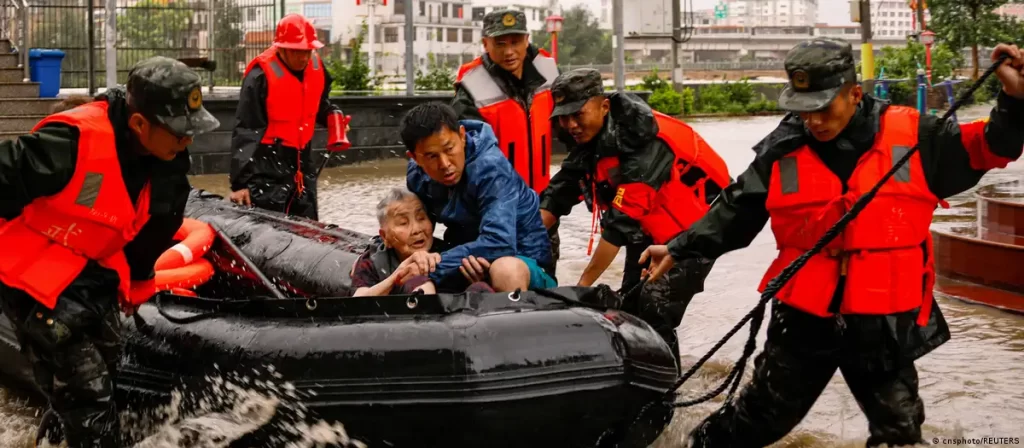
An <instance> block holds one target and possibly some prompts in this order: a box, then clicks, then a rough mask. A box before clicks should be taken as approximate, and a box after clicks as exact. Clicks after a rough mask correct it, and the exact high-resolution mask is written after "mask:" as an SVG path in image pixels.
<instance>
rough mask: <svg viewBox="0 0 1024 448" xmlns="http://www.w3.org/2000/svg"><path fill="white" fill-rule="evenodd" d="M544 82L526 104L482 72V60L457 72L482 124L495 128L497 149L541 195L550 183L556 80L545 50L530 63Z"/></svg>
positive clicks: (476, 60) (551, 62) (471, 63)
mask: <svg viewBox="0 0 1024 448" xmlns="http://www.w3.org/2000/svg"><path fill="white" fill-rule="evenodd" d="M533 66H534V67H536V68H537V71H538V72H540V74H541V76H543V77H544V78H545V79H546V81H545V82H544V84H543V85H541V86H540V87H538V88H537V90H535V91H534V92H533V95H532V96H531V98H530V101H529V104H526V105H523V104H520V103H519V102H518V101H516V100H515V99H514V98H512V97H509V96H508V94H506V93H505V92H504V91H503V90H502V89H501V87H500V86H499V85H498V83H497V82H496V81H495V80H494V79H493V78H491V75H490V73H487V69H486V68H484V65H483V58H482V57H477V58H476V59H474V60H473V61H472V62H469V63H467V64H464V65H463V66H462V67H460V68H459V74H458V78H457V82H461V83H462V86H463V87H464V88H465V89H466V90H467V91H469V93H470V95H472V96H473V99H474V101H475V102H476V107H477V109H478V110H479V111H480V115H481V116H483V118H484V121H486V122H487V123H488V124H490V125H491V127H492V128H494V133H495V134H497V137H498V146H499V147H501V152H502V153H504V154H505V157H507V158H508V160H509V162H511V163H512V166H513V167H514V168H515V170H516V172H517V173H519V175H520V176H521V177H522V178H523V180H524V181H526V184H527V185H529V186H530V188H532V189H533V190H534V191H536V192H537V193H540V192H542V191H544V189H545V188H547V186H548V182H549V181H550V180H551V173H549V169H548V168H549V167H550V166H551V111H552V110H553V109H554V107H555V103H554V100H553V99H552V98H551V83H553V82H554V81H555V78H557V77H558V66H557V65H555V60H554V59H552V58H551V57H550V55H548V53H547V52H546V51H544V50H540V54H538V55H537V57H536V58H534V59H533Z"/></svg>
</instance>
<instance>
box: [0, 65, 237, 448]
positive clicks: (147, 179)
mask: <svg viewBox="0 0 1024 448" xmlns="http://www.w3.org/2000/svg"><path fill="white" fill-rule="evenodd" d="M200 87H201V78H200V77H199V75H198V74H196V73H195V72H193V71H192V70H191V69H189V68H188V67H186V66H185V64H183V63H181V62H179V61H176V60H173V59H168V58H164V57H154V58H150V59H147V60H145V61H142V62H140V63H139V64H138V65H137V66H135V67H134V68H133V69H132V71H131V72H130V73H129V75H128V85H127V86H126V88H120V87H119V88H114V89H111V90H109V91H107V92H105V93H104V94H103V95H101V96H99V97H97V98H96V101H106V102H107V105H108V119H109V120H110V124H111V127H112V128H113V133H114V135H115V142H116V146H117V157H118V163H119V164H120V167H121V174H122V177H123V180H124V185H125V190H126V192H127V194H128V196H129V198H130V199H131V200H132V201H133V202H135V201H137V199H138V197H139V195H140V194H141V193H140V192H141V191H142V190H143V189H144V188H145V186H146V185H149V186H150V207H149V214H150V219H149V221H147V223H146V225H145V226H143V227H142V229H141V230H140V231H139V233H138V235H137V236H136V237H135V239H134V240H132V241H131V242H129V243H128V244H127V245H126V246H125V247H124V249H123V251H124V254H125V257H126V258H127V261H128V266H129V268H130V275H131V280H132V281H145V280H149V279H152V278H153V277H154V275H155V273H154V272H153V266H154V264H155V262H156V259H157V258H158V257H159V256H160V255H161V254H162V253H163V252H164V250H166V249H167V247H168V246H170V243H171V242H172V239H173V237H174V234H175V232H176V231H177V230H178V228H179V227H180V226H181V223H182V220H183V213H184V209H185V203H186V202H187V200H188V192H189V189H190V188H191V187H190V186H189V183H188V177H187V174H188V170H189V165H190V164H189V155H188V152H187V151H184V152H182V153H180V154H178V156H177V157H176V158H175V159H174V160H171V161H161V160H158V159H156V158H155V157H153V156H150V155H142V154H140V153H139V152H138V150H137V147H138V145H139V142H138V141H137V139H136V137H135V134H134V133H133V132H132V131H131V130H130V129H129V128H128V120H129V118H130V117H131V116H132V115H133V114H135V113H140V114H142V115H143V116H144V117H146V118H147V119H148V120H149V121H150V122H151V123H152V124H153V126H161V127H163V128H165V129H167V130H168V131H170V132H171V134H173V135H175V136H176V137H179V138H185V137H190V136H195V135H198V134H202V133H204V132H208V131H211V130H213V129H215V128H217V127H218V126H219V125H220V123H219V122H218V121H217V119H216V118H214V117H213V115H211V114H210V113H209V112H208V111H207V110H206V109H205V108H203V107H202V96H201V91H200V90H199V89H200ZM197 97H198V98H197ZM78 135H79V134H78V130H77V129H74V128H71V127H69V126H66V125H46V126H44V127H42V128H40V129H39V130H38V131H37V132H35V133H33V134H29V135H24V136H21V137H19V138H18V139H17V140H14V141H8V142H3V143H0V190H2V191H20V192H22V193H21V195H20V196H19V197H17V198H15V199H16V200H13V201H8V200H7V198H4V201H0V218H3V219H8V220H10V219H14V218H16V217H17V216H18V215H19V214H20V213H21V210H22V208H23V207H24V206H25V205H28V204H29V203H31V202H33V201H34V200H36V199H37V198H43V197H48V196H52V195H54V194H56V193H58V192H60V191H62V190H63V189H65V188H67V186H68V185H69V183H70V182H71V178H72V176H73V175H74V173H75V165H76V158H77V154H78V145H79V142H78ZM38 167H45V168H43V169H40V168H38ZM21 179H24V182H20V180H21ZM0 229H2V227H0ZM119 281H120V279H119V277H118V275H117V273H116V272H115V271H113V270H111V269H107V268H104V267H102V266H100V265H99V264H98V263H97V262H95V261H89V262H88V263H87V264H86V266H85V268H83V269H82V271H81V272H80V273H79V275H78V277H76V278H75V280H74V281H72V283H71V284H70V285H69V286H68V287H67V288H66V289H65V290H64V291H62V292H61V293H60V295H59V297H58V298H57V301H56V304H55V306H54V308H53V309H49V308H47V307H46V306H44V305H42V304H41V303H40V302H38V301H37V300H36V299H35V298H34V297H33V296H31V295H29V294H28V293H26V292H25V291H22V290H21V289H17V288H13V287H11V286H8V285H6V284H3V283H0V306H2V309H3V316H4V317H5V318H7V319H9V320H10V321H11V323H12V325H13V327H14V330H15V333H16V335H17V338H18V343H19V344H20V346H21V350H22V352H23V353H24V354H25V356H26V357H27V358H28V360H29V362H30V363H31V364H32V367H33V373H34V377H35V381H36V384H37V386H38V387H39V390H40V391H41V392H42V393H43V394H44V395H46V397H47V398H48V399H49V402H50V406H51V407H52V412H48V413H47V417H45V418H44V422H43V427H41V428H40V436H46V435H45V434H43V433H45V432H47V430H54V431H53V432H57V433H59V432H60V426H63V427H64V436H65V437H66V440H67V442H68V446H69V447H71V448H93V447H101V448H113V447H119V446H121V441H120V425H119V417H118V410H117V406H116V405H115V403H114V390H115V377H116V372H117V364H118V361H119V359H120V355H121V346H122V338H121V317H120V304H119V300H118V289H119ZM54 414H56V415H57V416H58V417H59V422H58V421H56V419H53V418H52V416H53V415H54ZM61 424H62V425H61ZM47 438H50V437H47ZM52 439H58V440H59V436H57V435H55V436H54V437H53V438H51V440H52ZM55 441H56V440H55Z"/></svg>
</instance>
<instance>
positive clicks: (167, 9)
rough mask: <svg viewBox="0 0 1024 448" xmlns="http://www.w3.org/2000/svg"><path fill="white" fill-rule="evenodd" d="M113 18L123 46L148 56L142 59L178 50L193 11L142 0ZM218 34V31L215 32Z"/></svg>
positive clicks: (152, 0)
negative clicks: (169, 50) (161, 51)
mask: <svg viewBox="0 0 1024 448" xmlns="http://www.w3.org/2000/svg"><path fill="white" fill-rule="evenodd" d="M126 9H127V11H126V12H125V13H124V15H122V16H121V17H118V18H117V31H118V33H119V34H120V35H121V38H122V39H124V46H126V47H130V48H133V49H138V50H142V51H140V53H148V54H145V55H142V56H139V59H144V58H146V57H149V56H150V55H153V54H156V53H157V52H159V50H165V49H168V48H178V47H181V42H182V40H183V39H186V38H188V31H189V28H190V25H191V22H192V17H193V11H192V10H191V9H190V8H189V7H188V4H187V3H182V5H181V6H178V5H177V4H175V3H174V2H166V1H162V0H142V1H140V2H138V3H136V4H135V5H134V6H131V7H129V8H126ZM218 31H219V30H218Z"/></svg>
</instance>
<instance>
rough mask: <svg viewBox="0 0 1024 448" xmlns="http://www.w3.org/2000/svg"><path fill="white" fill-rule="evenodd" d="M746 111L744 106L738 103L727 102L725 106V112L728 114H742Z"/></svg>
mask: <svg viewBox="0 0 1024 448" xmlns="http://www.w3.org/2000/svg"><path fill="white" fill-rule="evenodd" d="M746 112H747V108H746V106H744V105H742V104H739V103H729V104H727V105H726V106H725V113H728V114H744V113H746Z"/></svg>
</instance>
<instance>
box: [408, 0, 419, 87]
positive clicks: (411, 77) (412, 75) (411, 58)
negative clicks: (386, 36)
mask: <svg viewBox="0 0 1024 448" xmlns="http://www.w3.org/2000/svg"><path fill="white" fill-rule="evenodd" d="M416 3H418V2H414V1H412V0H409V1H408V2H406V3H405V94H406V95H407V96H413V95H414V90H415V89H416V64H415V59H416V55H414V54H413V41H414V40H415V39H416V30H415V28H414V27H413V23H412V21H413V16H414V15H415V13H416V11H415V8H416Z"/></svg>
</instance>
